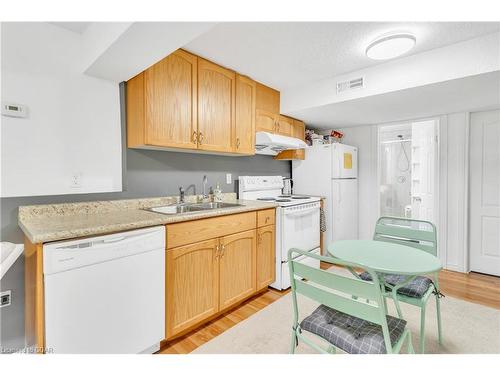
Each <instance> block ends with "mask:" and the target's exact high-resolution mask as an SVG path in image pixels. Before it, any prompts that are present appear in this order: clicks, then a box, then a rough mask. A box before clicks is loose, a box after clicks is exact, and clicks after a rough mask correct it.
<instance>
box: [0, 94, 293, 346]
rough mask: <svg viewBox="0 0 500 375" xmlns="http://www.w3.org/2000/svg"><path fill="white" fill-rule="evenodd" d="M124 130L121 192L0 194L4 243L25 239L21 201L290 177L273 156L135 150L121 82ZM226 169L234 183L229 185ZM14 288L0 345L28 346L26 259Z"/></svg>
mask: <svg viewBox="0 0 500 375" xmlns="http://www.w3.org/2000/svg"><path fill="white" fill-rule="evenodd" d="M121 102H122V129H123V142H124V143H123V191H122V192H120V193H103V194H75V195H57V196H42V197H21V198H1V199H0V204H1V222H0V224H1V228H0V237H1V240H2V241H9V242H16V243H22V242H23V233H22V232H21V230H20V229H19V227H18V226H17V208H18V207H19V206H23V205H32V204H48V203H64V202H83V201H94V200H102V199H127V198H141V197H152V196H165V195H177V194H178V187H179V186H181V185H182V186H184V188H187V187H188V186H190V185H194V186H191V187H190V188H189V190H188V191H187V194H193V193H195V192H196V193H197V194H200V193H201V186H202V185H201V183H202V178H203V176H204V175H207V177H208V186H215V184H216V183H217V182H219V183H220V184H221V188H222V191H224V192H237V191H238V186H237V179H238V176H243V175H254V176H256V175H281V176H285V177H290V175H291V163H290V162H289V161H278V160H274V159H273V158H272V157H270V156H261V155H255V156H248V157H232V156H216V155H202V154H188V153H180V152H165V151H150V150H132V149H127V148H126V143H125V138H126V137H125V115H124V106H123V103H124V86H123V85H121ZM226 173H231V174H232V177H233V182H232V183H231V184H230V185H228V184H226ZM8 289H11V290H12V293H13V296H12V301H13V303H12V305H11V306H9V307H6V308H2V309H1V310H0V314H1V317H0V318H1V326H0V327H1V328H0V347H3V348H13V347H15V348H22V347H24V262H23V259H22V257H21V258H20V259H19V260H18V261H17V262H16V264H15V265H14V266H13V268H12V269H11V270H9V272H8V273H7V274H6V276H5V277H4V280H2V285H1V286H0V290H2V291H3V290H8Z"/></svg>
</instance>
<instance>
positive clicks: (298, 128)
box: [292, 120, 306, 141]
mask: <svg viewBox="0 0 500 375" xmlns="http://www.w3.org/2000/svg"><path fill="white" fill-rule="evenodd" d="M292 137H294V138H298V139H302V140H303V141H304V140H305V137H306V126H305V124H304V122H302V121H300V120H293V131H292Z"/></svg>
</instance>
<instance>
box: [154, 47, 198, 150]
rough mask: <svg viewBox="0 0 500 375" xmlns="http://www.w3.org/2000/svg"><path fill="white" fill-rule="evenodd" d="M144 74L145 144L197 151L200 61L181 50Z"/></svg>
mask: <svg viewBox="0 0 500 375" xmlns="http://www.w3.org/2000/svg"><path fill="white" fill-rule="evenodd" d="M144 74H145V75H144V87H145V106H146V108H145V143H146V144H147V145H152V146H161V147H179V148H189V149H192V148H196V147H197V144H196V126H197V112H196V111H197V107H196V100H197V87H198V86H197V74H198V70H197V57H196V56H194V55H191V54H190V53H187V52H185V51H182V50H178V51H175V52H174V53H172V54H170V55H169V56H167V57H166V58H164V59H163V60H161V61H160V62H158V63H157V64H155V65H153V66H151V67H150V68H149V69H147V70H146V71H145V72H144Z"/></svg>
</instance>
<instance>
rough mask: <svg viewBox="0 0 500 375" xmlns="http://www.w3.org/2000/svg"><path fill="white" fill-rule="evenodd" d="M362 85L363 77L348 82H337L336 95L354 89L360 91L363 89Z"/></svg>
mask: <svg viewBox="0 0 500 375" xmlns="http://www.w3.org/2000/svg"><path fill="white" fill-rule="evenodd" d="M364 84H365V82H364V79H363V77H360V78H355V79H351V80H349V81H344V82H338V83H337V93H340V92H344V91H349V90H354V89H361V88H363V86H364Z"/></svg>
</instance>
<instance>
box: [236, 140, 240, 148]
mask: <svg viewBox="0 0 500 375" xmlns="http://www.w3.org/2000/svg"><path fill="white" fill-rule="evenodd" d="M236 148H237V149H239V148H240V138H239V137H238V138H236Z"/></svg>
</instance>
